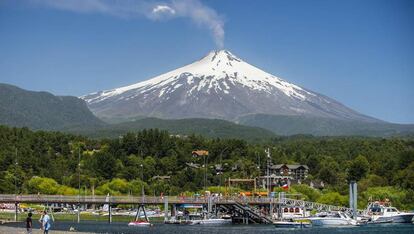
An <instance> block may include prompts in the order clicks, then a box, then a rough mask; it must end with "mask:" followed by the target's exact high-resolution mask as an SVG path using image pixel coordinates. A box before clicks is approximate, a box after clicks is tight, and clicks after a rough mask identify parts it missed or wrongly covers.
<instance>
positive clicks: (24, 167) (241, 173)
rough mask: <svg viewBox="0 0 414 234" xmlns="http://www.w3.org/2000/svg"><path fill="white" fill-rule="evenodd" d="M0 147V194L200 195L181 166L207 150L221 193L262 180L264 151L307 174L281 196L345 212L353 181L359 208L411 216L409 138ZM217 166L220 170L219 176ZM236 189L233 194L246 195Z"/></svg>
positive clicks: (29, 138) (161, 138)
mask: <svg viewBox="0 0 414 234" xmlns="http://www.w3.org/2000/svg"><path fill="white" fill-rule="evenodd" d="M0 146H1V147H0V193H3V194H5V193H7V194H14V193H18V194H38V193H40V194H65V195H76V194H78V193H79V190H78V187H79V185H80V187H81V190H80V192H81V194H87V195H90V194H92V191H93V192H94V193H95V194H96V195H106V194H108V193H109V194H111V195H126V194H132V195H140V194H141V188H142V186H144V189H145V193H146V194H147V195H156V196H159V195H160V194H161V193H163V194H164V195H178V194H181V193H186V194H189V195H190V194H194V193H202V191H203V187H204V173H205V169H204V168H203V167H200V168H194V167H190V166H188V164H186V163H194V164H200V165H202V164H203V163H204V162H203V160H204V158H201V157H194V156H192V154H191V152H192V151H193V150H199V149H202V150H208V151H209V156H208V157H207V158H205V159H206V161H207V165H208V166H207V170H206V171H207V186H208V189H209V190H210V191H213V192H214V191H219V190H223V188H222V187H219V185H220V183H222V184H224V180H225V179H226V178H229V177H231V178H255V177H257V176H259V175H264V173H265V168H266V153H265V149H266V148H270V150H271V161H272V163H274V164H280V163H290V164H294V163H300V164H306V165H307V166H308V167H309V173H310V175H309V176H308V178H307V179H306V181H304V182H303V183H302V184H297V185H293V186H291V188H290V190H289V193H292V194H301V196H300V197H301V198H302V199H306V200H310V201H318V202H323V203H327V204H336V205H344V206H347V205H348V185H347V184H348V181H349V180H356V181H357V182H358V195H359V199H358V206H359V208H364V206H365V205H366V203H367V201H368V199H370V198H372V199H385V198H388V199H390V200H391V202H392V203H393V205H395V206H397V207H398V208H400V209H414V138H365V137H312V136H292V137H274V138H272V139H271V140H268V141H267V142H260V143H256V144H253V143H248V142H247V141H245V140H238V139H218V138H205V137H202V136H197V135H189V136H177V135H170V134H169V133H168V132H167V131H160V130H157V129H150V130H142V131H139V132H134V133H127V134H125V135H121V136H119V137H117V138H112V139H92V138H87V137H84V136H77V135H72V134H67V133H61V132H46V131H31V130H29V129H27V128H10V127H5V126H0ZM79 159H80V161H79V162H80V163H78V160H79ZM218 164H221V165H223V169H222V170H223V174H222V175H219V174H218V173H217V172H218V171H217V166H216V165H218ZM155 176H170V179H168V180H160V179H154V177H155ZM79 178H80V183H79ZM310 181H323V182H324V184H325V186H324V187H323V188H320V189H314V188H312V187H310V186H308V185H309V183H310ZM240 186H242V187H239V188H236V187H235V188H234V191H237V190H240V191H241V190H246V189H248V188H247V187H243V185H240ZM244 186H246V185H244ZM278 189H279V188H276V190H278Z"/></svg>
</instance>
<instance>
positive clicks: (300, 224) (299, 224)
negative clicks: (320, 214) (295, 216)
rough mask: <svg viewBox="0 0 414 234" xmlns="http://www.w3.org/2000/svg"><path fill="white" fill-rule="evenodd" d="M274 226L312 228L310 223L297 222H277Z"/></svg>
mask: <svg viewBox="0 0 414 234" xmlns="http://www.w3.org/2000/svg"><path fill="white" fill-rule="evenodd" d="M273 225H274V226H275V227H277V228H306V227H310V223H305V222H297V221H293V220H292V221H276V222H273Z"/></svg>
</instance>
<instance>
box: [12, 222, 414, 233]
mask: <svg viewBox="0 0 414 234" xmlns="http://www.w3.org/2000/svg"><path fill="white" fill-rule="evenodd" d="M37 225H38V224H35V228H39V227H38V226H37ZM6 226H10V227H16V226H18V227H24V224H23V223H9V224H7V225H6ZM70 227H75V229H76V230H77V231H82V232H94V233H114V234H117V233H119V234H121V233H125V234H127V233H137V234H140V233H154V234H161V233H177V234H178V233H180V234H181V233H210V234H216V233H226V234H233V233H234V234H242V233H254V234H259V233H392V234H396V233H414V224H376V225H365V226H361V227H341V228H328V227H311V228H304V229H281V228H275V227H274V226H273V225H221V226H202V225H198V226H188V225H171V224H170V225H168V224H155V225H154V226H153V227H128V226H127V224H126V223H112V224H108V223H104V222H96V221H83V222H81V223H79V224H78V223H73V222H63V221H61V222H55V223H54V224H53V227H52V230H62V231H68V230H69V228H70ZM50 233H51V234H53V231H51V232H50Z"/></svg>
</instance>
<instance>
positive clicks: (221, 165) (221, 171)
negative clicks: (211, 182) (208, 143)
mask: <svg viewBox="0 0 414 234" xmlns="http://www.w3.org/2000/svg"><path fill="white" fill-rule="evenodd" d="M227 149H229V147H226V148H224V149H223V150H222V151H221V152H220V172H219V173H220V185H219V187H220V189H221V183H222V180H223V163H222V161H223V153H224V151H226V150H227Z"/></svg>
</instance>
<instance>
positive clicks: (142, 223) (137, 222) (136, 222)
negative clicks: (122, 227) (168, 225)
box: [128, 221, 152, 227]
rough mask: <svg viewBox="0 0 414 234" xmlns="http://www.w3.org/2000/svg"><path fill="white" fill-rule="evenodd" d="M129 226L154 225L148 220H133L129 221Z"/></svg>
mask: <svg viewBox="0 0 414 234" xmlns="http://www.w3.org/2000/svg"><path fill="white" fill-rule="evenodd" d="M128 226H140V227H147V226H152V224H151V223H150V222H147V221H132V222H129V223H128Z"/></svg>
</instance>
